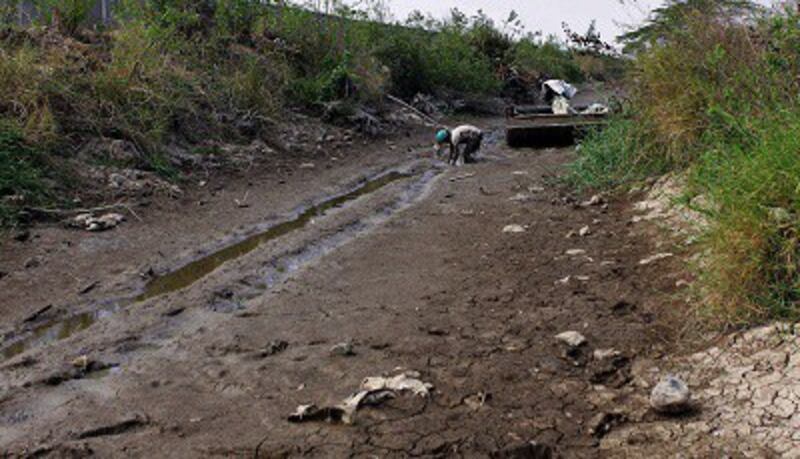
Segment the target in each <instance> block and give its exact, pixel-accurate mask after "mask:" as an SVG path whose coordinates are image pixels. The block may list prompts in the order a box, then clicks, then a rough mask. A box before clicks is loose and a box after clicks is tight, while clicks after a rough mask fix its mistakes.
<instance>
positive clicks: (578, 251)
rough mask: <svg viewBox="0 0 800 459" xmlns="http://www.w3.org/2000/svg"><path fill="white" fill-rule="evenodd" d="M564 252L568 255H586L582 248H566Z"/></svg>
mask: <svg viewBox="0 0 800 459" xmlns="http://www.w3.org/2000/svg"><path fill="white" fill-rule="evenodd" d="M566 254H567V255H568V256H570V257H579V256H581V255H586V251H585V250H583V249H571V250H567V251H566Z"/></svg>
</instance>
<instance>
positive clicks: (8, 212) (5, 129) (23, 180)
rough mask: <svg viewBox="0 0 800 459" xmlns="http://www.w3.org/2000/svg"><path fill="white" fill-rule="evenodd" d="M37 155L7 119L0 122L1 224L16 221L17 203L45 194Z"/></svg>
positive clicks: (31, 200)
mask: <svg viewBox="0 0 800 459" xmlns="http://www.w3.org/2000/svg"><path fill="white" fill-rule="evenodd" d="M42 175H43V174H42V171H41V166H40V158H39V157H38V155H37V154H36V153H35V152H34V150H33V149H31V148H30V147H29V146H28V145H26V144H25V141H24V139H23V137H22V135H21V134H20V133H19V132H18V131H17V130H16V129H14V128H13V127H12V126H11V125H10V124H9V123H8V122H7V121H2V122H0V227H1V226H7V225H11V224H13V223H14V222H15V215H16V207H17V203H20V202H21V203H27V204H31V203H36V202H38V201H39V200H40V199H41V198H42V196H43V194H44V186H43V184H42Z"/></svg>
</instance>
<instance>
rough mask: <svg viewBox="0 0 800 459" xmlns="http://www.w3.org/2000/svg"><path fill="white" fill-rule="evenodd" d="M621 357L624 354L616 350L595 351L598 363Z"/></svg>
mask: <svg viewBox="0 0 800 459" xmlns="http://www.w3.org/2000/svg"><path fill="white" fill-rule="evenodd" d="M621 355H622V353H621V352H619V351H618V350H616V349H596V350H595V351H594V359H595V360H598V361H603V360H608V359H613V358H615V357H619V356H621Z"/></svg>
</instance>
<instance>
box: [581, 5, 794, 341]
mask: <svg viewBox="0 0 800 459" xmlns="http://www.w3.org/2000/svg"><path fill="white" fill-rule="evenodd" d="M688 3H689V2H683V1H673V2H672V3H671V4H672V5H673V6H676V5H677V6H678V7H679V10H680V11H681V15H680V16H671V18H672V19H673V20H674V22H673V23H672V26H671V27H667V26H665V24H666V23H665V22H662V23H660V28H659V34H658V37H657V39H655V40H654V41H652V42H651V43H649V45H648V46H646V47H644V48H643V49H642V50H641V51H640V52H639V54H638V55H637V59H636V62H635V65H634V67H633V70H632V73H631V74H630V75H629V85H630V88H631V90H632V93H631V107H630V110H629V111H628V113H627V114H626V115H625V116H623V117H621V118H620V119H616V120H614V121H612V123H611V126H610V128H609V129H608V130H606V131H604V132H602V133H598V134H596V135H594V136H592V137H590V138H589V139H588V140H587V141H586V142H585V143H584V144H583V146H582V150H581V152H580V156H579V159H578V161H577V162H576V163H575V164H574V165H573V168H572V174H571V177H572V179H573V180H574V181H575V182H576V183H577V184H579V185H581V186H617V185H619V184H622V183H626V182H629V181H631V180H636V179H640V178H642V177H644V176H647V175H652V174H657V173H661V172H664V171H665V170H681V171H685V173H686V174H687V175H688V177H689V189H688V190H687V193H688V194H690V195H702V196H703V197H704V198H705V199H704V200H702V201H701V202H705V203H706V204H705V206H704V207H703V208H702V209H699V210H701V211H703V212H704V213H706V214H707V216H708V217H709V219H708V220H709V226H708V228H707V229H706V230H705V234H704V237H703V238H702V245H701V247H700V249H701V250H702V251H704V253H707V256H706V257H705V258H704V259H703V262H702V263H699V265H698V267H697V269H698V273H697V274H698V277H699V279H700V283H699V291H700V292H701V293H702V300H703V301H701V306H700V308H701V310H702V312H703V313H704V314H706V316H707V317H709V318H711V319H713V320H716V321H721V322H722V323H725V324H736V325H739V324H746V323H753V322H757V321H763V320H768V319H774V318H781V319H800V272H798V269H799V268H800V265H798V263H799V262H800V239H798V238H799V237H800V235H799V233H798V229H800V156H798V152H799V151H800V140H798V139H800V136H799V135H800V98H798V96H797V94H798V90H800V82H799V81H798V80H797V79H796V78H795V76H796V75H797V74H798V69H800V67H798V62H800V48H798V46H797V45H798V43H800V29H798V28H797V24H798V22H799V21H800V17H798V15H797V13H796V12H795V11H789V10H785V11H782V12H777V13H771V14H768V15H761V14H756V13H752V12H753V11H757V9H755V8H742V5H741V4H742V2H739V1H737V2H733V3H735V8H737V11H739V12H740V13H741V12H743V11H749V12H751V13H748V14H746V15H732V14H729V13H730V10H716V12H715V13H714V14H709V10H705V9H704V10H701V9H693V8H687V7H686V5H687V4H688ZM701 3H702V2H701ZM711 11H712V12H713V11H715V10H711ZM672 12H674V10H673V11H672ZM676 18H677V19H676Z"/></svg>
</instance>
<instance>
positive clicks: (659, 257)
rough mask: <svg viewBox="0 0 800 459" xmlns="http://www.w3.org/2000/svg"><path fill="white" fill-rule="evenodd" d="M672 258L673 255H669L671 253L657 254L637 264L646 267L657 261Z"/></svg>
mask: <svg viewBox="0 0 800 459" xmlns="http://www.w3.org/2000/svg"><path fill="white" fill-rule="evenodd" d="M673 256H674V255H673V254H671V253H659V254H656V255H653V256H652V257H648V258H645V259H644V260H641V261H640V262H639V264H640V265H641V266H647V265H651V264H653V263H655V262H657V261H661V260H665V259H667V258H672V257H673Z"/></svg>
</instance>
